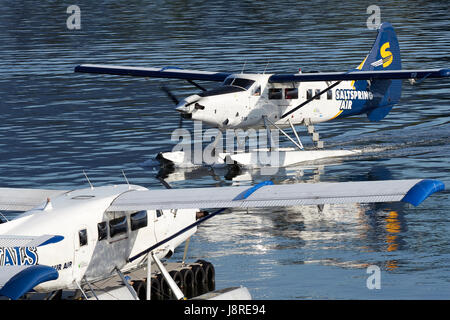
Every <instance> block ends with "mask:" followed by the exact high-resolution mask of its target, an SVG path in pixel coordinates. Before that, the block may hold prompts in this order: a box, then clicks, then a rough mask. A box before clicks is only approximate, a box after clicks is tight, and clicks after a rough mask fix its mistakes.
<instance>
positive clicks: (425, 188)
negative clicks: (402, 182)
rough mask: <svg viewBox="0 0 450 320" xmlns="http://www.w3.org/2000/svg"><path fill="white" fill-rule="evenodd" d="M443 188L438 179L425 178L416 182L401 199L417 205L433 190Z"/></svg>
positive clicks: (441, 189) (437, 190) (433, 191)
mask: <svg viewBox="0 0 450 320" xmlns="http://www.w3.org/2000/svg"><path fill="white" fill-rule="evenodd" d="M443 190H445V184H444V183H443V182H442V181H440V180H433V179H425V180H421V181H419V182H417V183H416V184H415V185H414V186H413V187H412V188H411V189H409V191H408V192H407V193H406V195H405V196H404V197H403V199H402V200H401V201H402V202H407V203H410V204H412V205H413V206H415V207H417V206H418V205H419V204H421V203H422V202H423V201H424V200H425V199H426V198H428V197H429V196H430V195H432V194H433V193H435V192H439V191H443Z"/></svg>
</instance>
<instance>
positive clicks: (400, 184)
mask: <svg viewBox="0 0 450 320" xmlns="http://www.w3.org/2000/svg"><path fill="white" fill-rule="evenodd" d="M444 188H445V187H444V184H443V183H442V182H441V181H439V180H389V181H363V182H338V183H325V182H321V183H297V184H286V185H274V184H273V182H271V181H264V182H262V183H259V184H257V185H255V186H251V187H248V186H247V187H221V188H197V189H178V190H177V189H166V190H162V191H159V190H150V191H149V190H147V191H136V192H134V191H133V192H127V193H124V194H122V195H120V196H119V197H118V198H116V200H115V201H114V202H113V203H112V205H111V206H110V207H109V208H108V210H111V211H116V210H146V209H157V208H159V209H181V208H220V209H219V210H217V211H215V212H213V213H210V214H208V215H206V216H204V217H202V218H200V219H198V220H197V221H195V222H194V223H192V224H191V225H189V226H187V227H185V228H183V229H182V230H180V231H178V232H176V233H174V234H172V235H171V236H169V237H167V238H165V239H163V240H161V241H159V242H157V243H155V244H154V245H152V246H151V247H149V248H147V249H145V250H143V251H141V252H140V253H138V254H136V255H134V256H132V257H130V258H129V259H128V261H130V262H132V261H134V260H136V259H138V258H139V257H142V256H143V255H145V254H147V253H149V252H151V251H152V250H155V249H156V248H158V247H160V246H161V245H163V244H165V243H167V242H168V241H170V240H172V239H174V238H175V237H177V236H179V235H180V234H182V233H184V232H186V231H188V230H190V229H192V228H194V227H196V226H198V225H199V224H201V223H203V222H204V221H206V220H208V219H211V218H212V217H214V216H215V215H217V214H220V213H221V212H223V211H224V210H225V209H226V208H233V207H241V208H242V207H243V208H246V207H271V206H296V205H311V204H314V205H318V204H327V203H353V202H362V203H364V202H390V201H403V202H407V203H411V204H413V205H415V206H417V205H419V204H420V203H421V202H422V201H423V200H425V199H426V198H427V197H428V196H429V195H431V194H433V193H434V192H437V191H442V190H444Z"/></svg>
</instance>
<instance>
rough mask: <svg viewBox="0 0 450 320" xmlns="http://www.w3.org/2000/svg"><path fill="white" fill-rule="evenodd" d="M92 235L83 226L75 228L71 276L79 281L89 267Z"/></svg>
mask: <svg viewBox="0 0 450 320" xmlns="http://www.w3.org/2000/svg"><path fill="white" fill-rule="evenodd" d="M92 237H93V234H92V232H91V231H90V230H89V228H88V227H87V226H85V225H82V226H80V227H79V228H77V231H76V233H75V235H74V257H73V267H72V270H73V275H74V278H75V279H77V280H80V279H81V278H82V277H83V276H84V274H85V272H86V270H87V267H88V265H89V262H90V259H91V253H92V246H93V238H92Z"/></svg>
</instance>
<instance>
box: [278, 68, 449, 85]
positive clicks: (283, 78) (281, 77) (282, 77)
mask: <svg viewBox="0 0 450 320" xmlns="http://www.w3.org/2000/svg"><path fill="white" fill-rule="evenodd" d="M445 77H450V69H421V70H378V71H359V70H354V71H349V72H317V73H298V74H274V75H272V76H271V77H270V78H269V82H271V83H282V82H311V81H347V80H348V81H352V80H381V79H424V78H445Z"/></svg>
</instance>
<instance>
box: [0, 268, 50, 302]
mask: <svg viewBox="0 0 450 320" xmlns="http://www.w3.org/2000/svg"><path fill="white" fill-rule="evenodd" d="M56 279H58V271H56V269H54V268H52V267H48V266H44V265H31V266H0V296H6V297H8V298H10V299H12V300H16V299H19V298H20V297H21V296H23V295H24V294H25V293H27V292H29V291H30V290H31V289H33V288H34V287H35V286H37V285H38V284H40V283H42V282H46V281H50V280H56Z"/></svg>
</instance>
